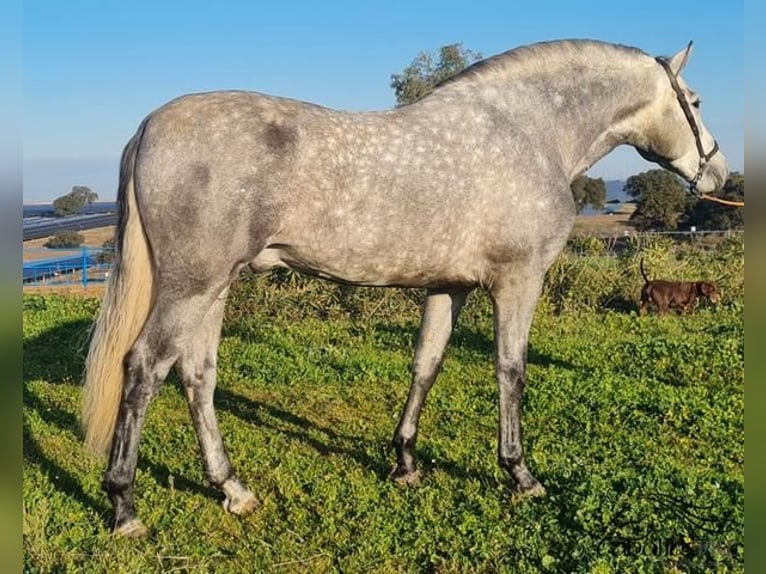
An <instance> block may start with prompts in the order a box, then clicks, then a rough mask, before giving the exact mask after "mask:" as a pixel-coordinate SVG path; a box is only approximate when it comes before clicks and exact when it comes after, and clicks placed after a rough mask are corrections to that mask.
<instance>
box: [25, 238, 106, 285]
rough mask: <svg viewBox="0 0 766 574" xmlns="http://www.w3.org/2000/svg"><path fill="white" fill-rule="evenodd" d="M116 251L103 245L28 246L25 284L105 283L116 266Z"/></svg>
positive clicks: (26, 250)
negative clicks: (113, 257)
mask: <svg viewBox="0 0 766 574" xmlns="http://www.w3.org/2000/svg"><path fill="white" fill-rule="evenodd" d="M112 255H113V250H112V249H107V248H103V247H78V248H73V249H24V250H23V266H22V269H23V271H22V281H23V284H24V285H25V286H50V285H73V284H81V285H82V286H83V287H87V286H88V284H89V283H100V282H104V281H105V280H106V278H107V277H108V276H109V270H110V269H111V266H112V263H111V262H112Z"/></svg>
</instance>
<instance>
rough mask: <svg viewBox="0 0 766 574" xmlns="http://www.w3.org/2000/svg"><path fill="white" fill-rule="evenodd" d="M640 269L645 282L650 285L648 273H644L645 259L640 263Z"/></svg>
mask: <svg viewBox="0 0 766 574" xmlns="http://www.w3.org/2000/svg"><path fill="white" fill-rule="evenodd" d="M638 267H639V269H641V277H643V278H644V281H645V282H647V283H649V278H648V277H647V276H646V271H644V258H643V257H642V258H641V261H640V263H639V264H638Z"/></svg>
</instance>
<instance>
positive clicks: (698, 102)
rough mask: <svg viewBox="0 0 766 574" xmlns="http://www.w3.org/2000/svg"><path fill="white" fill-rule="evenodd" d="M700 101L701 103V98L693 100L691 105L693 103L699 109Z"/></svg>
mask: <svg viewBox="0 0 766 574" xmlns="http://www.w3.org/2000/svg"><path fill="white" fill-rule="evenodd" d="M701 103H702V100H694V101H693V102H692V105H693V106H694V107H695V108H697V109H700V104H701Z"/></svg>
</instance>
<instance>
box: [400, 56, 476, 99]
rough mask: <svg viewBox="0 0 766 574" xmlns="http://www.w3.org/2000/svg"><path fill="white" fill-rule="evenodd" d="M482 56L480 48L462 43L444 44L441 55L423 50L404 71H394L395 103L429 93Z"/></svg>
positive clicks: (418, 97)
mask: <svg viewBox="0 0 766 574" xmlns="http://www.w3.org/2000/svg"><path fill="white" fill-rule="evenodd" d="M481 58H482V55H481V54H480V53H479V52H474V51H473V50H468V49H466V48H464V47H463V44H462V43H457V44H448V45H446V46H442V47H441V48H439V53H438V55H436V54H430V53H428V52H420V53H419V54H418V55H417V56H416V57H415V59H414V60H413V61H412V63H411V64H410V65H409V66H407V67H406V68H405V69H404V71H402V73H401V74H391V87H392V88H393V90H394V94H396V105H397V106H403V105H406V104H411V103H412V102H415V101H417V100H419V99H420V98H422V97H423V96H427V95H428V94H430V93H431V92H432V91H433V89H434V88H435V87H436V86H437V85H438V84H439V83H441V82H444V81H445V80H447V79H449V78H451V77H452V76H454V75H455V74H457V73H459V72H461V71H462V70H464V69H465V68H467V67H468V66H470V65H471V64H473V63H474V62H476V61H478V60H481Z"/></svg>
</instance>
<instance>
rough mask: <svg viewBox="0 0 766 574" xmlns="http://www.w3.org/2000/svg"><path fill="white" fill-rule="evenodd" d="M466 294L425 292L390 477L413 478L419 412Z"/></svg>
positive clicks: (416, 475)
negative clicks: (405, 401) (394, 466)
mask: <svg viewBox="0 0 766 574" xmlns="http://www.w3.org/2000/svg"><path fill="white" fill-rule="evenodd" d="M467 295H468V291H453V292H429V293H428V294H427V295H426V302H425V307H424V309H423V319H422V321H421V324H420V335H419V336H418V343H417V348H416V350H415V360H414V361H413V365H412V385H411V386H410V393H409V396H408V397H407V403H406V404H405V406H404V411H403V412H402V417H401V419H400V420H399V425H398V426H397V427H396V433H395V434H394V440H393V443H394V447H395V448H396V468H395V469H394V470H393V472H392V473H391V479H392V480H394V481H396V482H400V483H406V484H409V483H414V482H416V481H417V478H418V473H417V466H416V464H415V441H416V439H417V434H418V421H419V420H420V412H421V411H422V410H423V405H424V403H425V400H426V395H428V391H429V390H430V389H431V386H432V385H433V384H434V381H435V380H436V375H437V374H438V373H439V368H440V367H441V364H442V360H443V359H444V350H445V348H446V347H447V343H448V342H449V338H450V335H451V334H452V329H453V328H454V326H455V323H456V322H457V318H458V315H459V313H460V309H461V308H462V307H463V304H464V303H465V299H466V296H467Z"/></svg>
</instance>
